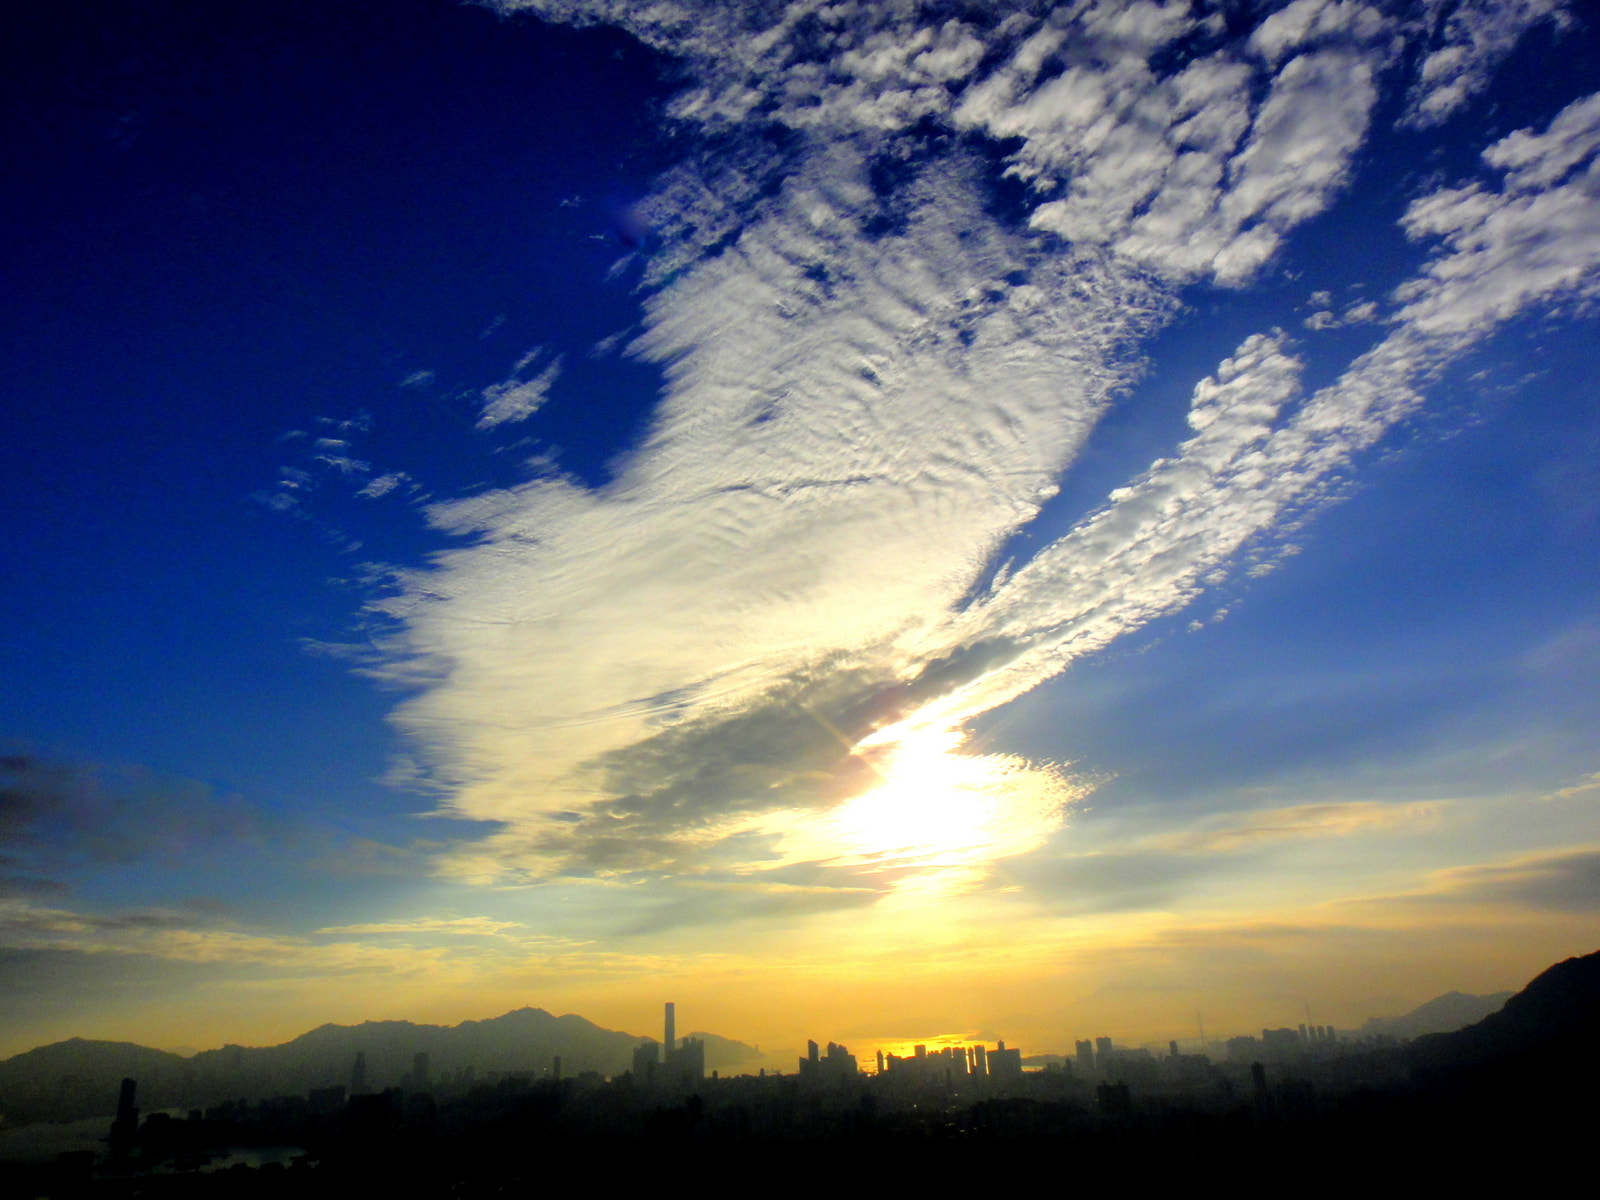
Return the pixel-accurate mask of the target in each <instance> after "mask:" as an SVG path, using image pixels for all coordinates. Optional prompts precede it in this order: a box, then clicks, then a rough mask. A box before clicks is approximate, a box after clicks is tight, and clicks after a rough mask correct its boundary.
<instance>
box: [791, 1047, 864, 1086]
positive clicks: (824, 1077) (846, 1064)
mask: <svg viewBox="0 0 1600 1200" xmlns="http://www.w3.org/2000/svg"><path fill="white" fill-rule="evenodd" d="M879 1058H880V1061H881V1059H882V1055H881V1054H880V1055H879ZM858 1074H860V1069H859V1068H858V1067H857V1065H856V1056H855V1055H854V1054H851V1053H850V1052H849V1051H848V1050H846V1049H845V1048H844V1047H843V1046H840V1045H836V1044H835V1043H833V1042H829V1043H828V1053H827V1054H826V1055H825V1056H824V1055H820V1054H819V1053H818V1051H817V1044H816V1043H815V1042H810V1041H808V1042H807V1043H806V1056H805V1057H804V1058H802V1059H801V1060H800V1077H801V1078H802V1079H806V1080H810V1081H811V1082H813V1083H821V1082H824V1081H835V1080H841V1079H854V1078H855V1077H856V1076H857V1075H858Z"/></svg>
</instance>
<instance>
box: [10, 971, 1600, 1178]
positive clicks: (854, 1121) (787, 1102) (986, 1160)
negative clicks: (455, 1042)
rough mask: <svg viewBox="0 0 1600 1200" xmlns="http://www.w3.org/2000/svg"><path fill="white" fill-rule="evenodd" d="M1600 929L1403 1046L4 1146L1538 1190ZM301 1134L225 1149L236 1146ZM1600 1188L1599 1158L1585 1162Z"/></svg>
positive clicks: (463, 1106)
mask: <svg viewBox="0 0 1600 1200" xmlns="http://www.w3.org/2000/svg"><path fill="white" fill-rule="evenodd" d="M1597 1045H1600V955H1590V956H1588V957H1586V958H1581V959H1569V960H1567V961H1566V962H1564V963H1560V964H1557V965H1556V966H1555V967H1552V968H1551V969H1550V970H1549V971H1547V972H1545V973H1544V974H1543V975H1541V976H1540V977H1539V978H1538V979H1536V980H1534V981H1533V983H1531V984H1530V985H1529V986H1528V988H1527V989H1525V990H1524V991H1523V992H1521V993H1519V994H1518V995H1517V996H1515V997H1513V998H1512V999H1511V1000H1510V1001H1508V1002H1507V1003H1506V1006H1505V1008H1504V1009H1503V1010H1502V1011H1501V1012H1500V1013H1497V1014H1495V1015H1494V1016H1492V1017H1490V1018H1488V1019H1486V1020H1484V1021H1482V1022H1479V1023H1478V1024H1477V1025H1474V1026H1470V1027H1469V1028H1467V1029H1463V1030H1461V1031H1459V1032H1458V1033H1454V1034H1444V1035H1434V1036H1430V1037H1425V1038H1420V1039H1418V1040H1416V1041H1414V1042H1412V1043H1410V1044H1408V1045H1405V1046H1391V1047H1366V1048H1360V1047H1350V1046H1348V1045H1341V1046H1336V1047H1325V1048H1321V1049H1320V1052H1318V1053H1310V1052H1307V1053H1305V1054H1301V1055H1285V1056H1283V1057H1281V1058H1280V1059H1279V1060H1278V1061H1274V1062H1271V1063H1255V1064H1252V1063H1229V1064H1223V1065H1213V1064H1210V1063H1208V1062H1205V1061H1204V1060H1198V1059H1194V1058H1189V1059H1185V1060H1180V1059H1179V1058H1178V1057H1176V1056H1175V1057H1174V1058H1173V1059H1172V1060H1171V1062H1169V1063H1166V1064H1165V1065H1162V1063H1161V1061H1160V1060H1157V1065H1156V1067H1153V1068H1146V1069H1144V1070H1143V1072H1142V1074H1141V1073H1140V1072H1138V1071H1135V1072H1133V1074H1134V1078H1133V1079H1132V1080H1128V1079H1117V1078H1112V1077H1110V1076H1109V1075H1102V1076H1099V1077H1090V1075H1088V1074H1087V1073H1084V1072H1080V1071H1074V1070H1073V1069H1071V1068H1069V1067H1058V1068H1054V1069H1050V1070H1045V1071H1041V1072H1037V1073H1030V1074H1027V1075H1024V1076H1022V1077H1021V1078H1017V1079H1013V1080H1010V1081H1002V1080H997V1079H977V1078H972V1079H961V1080H958V1079H952V1078H950V1077H949V1076H943V1077H941V1076H939V1075H938V1074H936V1073H934V1072H922V1073H916V1072H911V1073H904V1074H902V1075H900V1077H898V1078H897V1077H896V1073H895V1072H892V1071H891V1072H890V1073H888V1074H886V1075H880V1076H875V1077H872V1076H847V1075H842V1076H839V1077H818V1076H816V1075H813V1076H812V1077H809V1078H808V1077H804V1076H781V1077H779V1076H770V1077H765V1078H752V1077H739V1078H733V1079H710V1080H703V1081H698V1082H696V1083H694V1084H691V1085H687V1086H685V1087H681V1088H673V1089H665V1088H653V1087H647V1086H643V1085H641V1084H640V1083H639V1082H638V1081H636V1080H634V1079H633V1078H632V1077H631V1076H629V1075H624V1076H622V1077H620V1078H617V1079H613V1080H610V1081H605V1080H602V1079H601V1078H600V1077H599V1076H597V1075H588V1076H580V1077H579V1078H575V1079H567V1080H561V1081H552V1080H545V1081H539V1082H532V1083H530V1082H527V1081H525V1080H519V1079H507V1080H501V1081H499V1082H497V1083H495V1084H492V1085H479V1086H476V1087H473V1088H471V1089H470V1090H467V1091H465V1092H463V1093H461V1094H458V1095H455V1096H453V1097H435V1096H433V1095H430V1094H426V1093H416V1092H413V1093H406V1092H403V1091H400V1090H399V1089H391V1090H389V1091H387V1092H384V1093H379V1094H376V1095H370V1096H359V1097H352V1098H351V1099H350V1100H349V1101H348V1102H347V1103H344V1104H342V1105H339V1106H333V1105H328V1104H325V1105H324V1106H323V1108H322V1109H321V1110H320V1111H317V1110H313V1109H312V1108H310V1107H308V1106H306V1105H299V1106H285V1105H277V1106H274V1105H273V1104H270V1103H259V1104H255V1105H239V1106H224V1107H223V1108H221V1109H213V1110H211V1111H210V1112H208V1113H204V1114H202V1113H195V1114H193V1116H192V1118H191V1119H174V1118H171V1117H168V1116H165V1115H153V1116H150V1117H147V1118H145V1120H144V1121H143V1123H142V1124H140V1125H138V1126H137V1127H134V1128H130V1127H129V1126H127V1125H126V1124H125V1125H124V1127H123V1128H122V1130H121V1131H120V1133H119V1134H117V1135H116V1136H114V1137H113V1139H112V1142H111V1150H112V1152H108V1153H106V1154H100V1155H96V1154H94V1153H80V1154H78V1155H68V1156H64V1157H63V1158H62V1159H61V1160H59V1161H57V1162H54V1163H50V1164H47V1165H36V1166H11V1167H0V1195H4V1196H19V1197H23V1196H48V1197H77V1196H83V1197H108V1198H109V1197H124V1196H147V1197H189V1196H196V1197H204V1196H272V1197H277V1196H284V1197H296V1198H308V1197H320V1196H367V1195H372V1196H382V1195H395V1196H413V1195H414V1196H437V1197H477V1196H510V1195H532V1194H537V1193H540V1192H543V1191H548V1190H552V1189H556V1188H560V1189H563V1190H565V1189H569V1188H596V1189H602V1190H603V1191H604V1192H606V1193H607V1194H609V1193H610V1192H611V1191H612V1190H613V1189H617V1188H661V1187H665V1188H668V1189H674V1190H675V1188H682V1189H685V1190H688V1189H694V1190H700V1189H707V1190H711V1189H715V1190H724V1191H725V1190H739V1191H749V1192H756V1193H759V1192H766V1191H771V1192H775V1193H777V1194H782V1195H788V1194H794V1193H800V1192H818V1193H823V1194H827V1193H844V1194H851V1195H853V1194H858V1193H863V1194H865V1193H879V1192H890V1193H898V1192H901V1191H904V1190H905V1189H906V1188H915V1189H918V1190H921V1189H926V1190H928V1191H929V1192H931V1193H936V1194H943V1193H944V1192H945V1191H946V1190H948V1189H954V1188H959V1189H972V1190H980V1189H981V1190H982V1191H983V1192H985V1193H993V1192H995V1191H998V1190H1003V1189H1026V1190H1028V1191H1033V1190H1035V1189H1037V1188H1040V1187H1043V1188H1046V1189H1048V1190H1052V1191H1065V1190H1077V1189H1081V1188H1085V1187H1090V1188H1098V1189H1106V1190H1113V1191H1123V1190H1130V1189H1131V1190H1136V1191H1137V1192H1140V1193H1145V1192H1148V1191H1150V1190H1152V1189H1155V1188H1167V1187H1172V1188H1194V1189H1200V1188H1204V1189H1205V1190H1224V1189H1225V1190H1226V1191H1228V1192H1231V1193H1236V1194H1240V1195H1287V1194H1312V1195H1318V1194H1325V1193H1332V1192H1333V1191H1335V1190H1338V1191H1341V1192H1349V1191H1350V1190H1351V1189H1352V1188H1362V1189H1369V1190H1375V1191H1377V1192H1379V1193H1380V1194H1389V1193H1390V1192H1393V1191H1397V1190H1399V1189H1400V1188H1402V1187H1404V1188H1406V1189H1408V1190H1409V1189H1414V1188H1437V1187H1446V1186H1447V1187H1461V1188H1468V1189H1471V1192H1472V1194H1478V1193H1481V1192H1483V1191H1486V1190H1488V1189H1489V1188H1497V1189H1498V1188H1501V1187H1504V1188H1507V1189H1513V1188H1514V1189H1515V1190H1516V1191H1518V1192H1525V1191H1527V1190H1529V1189H1531V1188H1535V1187H1540V1186H1542V1185H1543V1184H1544V1183H1546V1182H1548V1181H1555V1180H1560V1181H1562V1186H1563V1190H1566V1189H1567V1188H1570V1187H1572V1186H1573V1177H1574V1176H1576V1178H1577V1179H1580V1180H1589V1179H1591V1178H1592V1174H1593V1168H1592V1160H1593V1156H1594V1151H1593V1147H1594V1145H1595V1130H1596V1128H1597V1120H1596V1118H1597V1117H1600V1051H1597ZM252 1146H254V1147H261V1148H266V1147H280V1148H281V1147H292V1148H293V1150H292V1151H284V1152H283V1153H282V1155H281V1157H282V1158H284V1159H286V1160H287V1161H277V1162H269V1163H265V1164H262V1165H250V1164H249V1163H247V1162H241V1163H239V1164H238V1165H235V1166H232V1167H230V1168H224V1169H220V1170H218V1169H216V1167H217V1162H218V1160H217V1158H216V1157H215V1156H216V1155H218V1154H219V1153H220V1152H221V1151H222V1149H223V1148H233V1149H235V1150H238V1149H239V1148H246V1149H248V1148H249V1147H252ZM1578 1186H1579V1187H1580V1188H1581V1189H1582V1190H1584V1191H1586V1192H1587V1191H1589V1190H1592V1186H1593V1185H1592V1182H1583V1183H1580V1184H1579V1185H1578Z"/></svg>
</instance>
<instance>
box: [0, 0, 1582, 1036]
mask: <svg viewBox="0 0 1600 1200" xmlns="http://www.w3.org/2000/svg"><path fill="white" fill-rule="evenodd" d="M233 7H234V6H223V8H222V9H219V10H216V11H211V10H207V11H204V12H201V11H196V10H195V9H194V8H193V7H192V6H186V5H182V4H178V3H176V2H175V0H154V2H152V3H147V4H139V5H131V4H128V3H125V2H124V0H87V2H86V3H84V4H81V5H75V6H71V7H70V9H59V10H58V8H59V6H55V7H47V8H44V9H37V10H36V11H30V12H26V13H22V14H18V15H14V16H12V17H11V18H9V22H8V24H9V26H10V27H11V30H12V33H13V34H14V42H15V45H16V46H17V47H19V49H17V50H16V51H15V58H16V64H17V65H16V70H15V71H14V72H12V77H11V78H9V79H8V80H6V81H5V83H4V85H3V95H4V97H5V100H4V103H5V105H6V110H5V111H6V115H7V117H8V128H9V129H11V130H12V131H13V136H11V137H10V138H8V139H7V145H6V149H5V153H6V155H7V156H8V157H7V159H6V162H5V167H6V169H5V170H4V171H3V172H0V178H3V182H0V203H3V205H4V213H5V216H6V217H7V219H8V223H9V226H10V228H11V229H12V230H13V238H12V242H13V245H12V247H11V252H10V253H9V255H8V258H7V261H6V263H5V265H4V268H3V269H4V271H5V279H6V280H7V282H8V284H9V287H8V289H7V290H8V294H9V295H11V296H12V297H14V300H13V302H12V303H11V304H9V305H8V306H7V311H6V313H5V315H4V317H3V326H0V328H3V330H4V346H5V350H6V363H7V376H8V382H9V385H10V387H9V394H10V396H11V402H10V403H9V404H8V405H7V413H6V416H5V417H4V419H3V420H4V423H3V425H0V500H3V505H4V511H5V513H6V530H7V534H8V536H7V538H6V539H5V542H6V545H5V549H4V558H0V577H3V578H4V580H5V582H4V584H3V585H0V631H3V633H0V677H3V678H5V679H6V681H7V686H6V687H5V688H4V689H0V996H3V997H4V998H3V999H0V1054H11V1053H16V1052H18V1051H20V1050H25V1049H28V1048H31V1047H33V1046H37V1045H41V1044H45V1043H48V1042H51V1041H55V1040H59V1039H62V1038H67V1037H74V1036H80V1037H91V1038H104V1039H107V1040H125V1041H135V1042H139V1043H141V1044H144V1045H149V1046H163V1045H185V1046H194V1045H201V1046H210V1045H221V1044H224V1043H229V1042H232V1043H239V1044H248V1045H264V1044H274V1043H277V1042H282V1041H285V1040H287V1039H289V1038H291V1037H294V1036H296V1035H297V1034H299V1033H302V1032H305V1031H306V1030H309V1029H312V1028H315V1027H317V1026H319V1025H322V1024H325V1023H335V1024H346V1025H348V1024H355V1023H359V1022H361V1021H364V1020H386V1019H396V1020H411V1021H415V1022H419V1023H429V1024H446V1025H453V1024H457V1023H459V1022H461V1021H463V1020H469V1019H484V1018H486V1017H489V1016H492V1015H496V1014H499V1013H503V1012H506V1011H509V1010H512V1009H515V1008H519V1007H522V1006H524V1005H531V1006H534V1007H539V1008H543V1009H546V1010H548V1011H550V1012H554V1013H563V1012H566V1013H576V1014H579V1015H581V1016H583V1017H585V1018H586V1019H588V1020H590V1021H593V1022H594V1023H596V1024H598V1025H600V1026H603V1027H605V1028H608V1029H625V1030H633V1029H651V1028H654V1027H655V1025H656V1023H657V1021H658V1014H659V1006H660V1003H661V1001H662V1000H664V999H672V1000H674V1001H675V1002H676V1003H677V1004H678V1006H679V1009H678V1011H679V1012H680V1014H683V1021H684V1024H685V1026H686V1027H687V1026H690V1025H692V1026H693V1027H694V1028H697V1029H703V1030H710V1031H715V1032H717V1033H718V1034H720V1035H721V1036H724V1037H730V1038H736V1039H738V1040H741V1041H744V1042H748V1043H751V1044H759V1045H761V1046H764V1047H779V1046H781V1047H802V1046H804V1044H805V1042H806V1040H807V1039H808V1038H814V1039H816V1040H818V1041H823V1042H825V1041H830V1040H831V1041H836V1042H840V1043H844V1044H846V1045H849V1046H851V1047H852V1048H853V1049H854V1048H856V1047H858V1046H859V1047H862V1048H863V1049H864V1048H866V1047H869V1046H878V1045H890V1044H901V1045H904V1044H909V1043H911V1042H915V1041H926V1042H929V1043H930V1044H931V1043H933V1042H937V1041H938V1040H939V1039H940V1038H942V1037H950V1038H959V1039H961V1040H962V1041H969V1042H970V1041H983V1042H986V1043H992V1042H994V1041H997V1040H999V1039H1002V1038H1003V1039H1004V1040H1005V1041H1006V1042H1007V1044H1008V1045H1014V1046H1020V1047H1022V1048H1023V1051H1024V1053H1026V1054H1035V1053H1046V1052H1057V1053H1059V1052H1064V1051H1065V1049H1066V1048H1067V1047H1070V1046H1071V1044H1072V1042H1073V1040H1074V1039H1076V1038H1082V1037H1092V1036H1110V1037H1112V1038H1113V1039H1116V1040H1117V1041H1119V1042H1121V1041H1126V1042H1127V1043H1128V1044H1132V1045H1138V1044H1142V1043H1146V1042H1157V1041H1160V1042H1164V1041H1165V1040H1166V1039H1168V1038H1173V1037H1179V1038H1192V1037H1193V1036H1195V1034H1196V1030H1197V1024H1198V1020H1203V1022H1204V1026H1205V1029H1206V1032H1207V1034H1208V1035H1209V1036H1211V1037H1217V1036H1222V1035H1225V1034H1226V1033H1229V1032H1253V1031H1259V1030H1260V1029H1261V1028H1263V1027H1280V1026H1285V1025H1288V1026H1296V1025H1299V1024H1300V1023H1302V1022H1304V1023H1308V1024H1321V1025H1332V1026H1335V1027H1337V1028H1340V1029H1351V1028H1358V1027H1359V1026H1360V1025H1361V1024H1362V1022H1363V1021H1365V1020H1366V1019H1367V1018H1368V1017H1373V1016H1393V1015H1397V1014H1400V1013H1404V1012H1407V1011H1409V1010H1410V1009H1412V1008H1414V1007H1416V1006H1417V1005H1419V1004H1421V1003H1423V1002H1424V1001H1426V1000H1428V999H1430V998H1432V997H1435V996H1438V995H1440V994H1442V993H1445V992H1449V991H1461V992H1466V993H1469V994H1477V995H1482V994H1488V993H1495V992H1501V991H1515V990H1516V989H1518V988H1520V987H1522V986H1523V984H1525V983H1526V982H1527V981H1528V980H1529V979H1530V978H1532V977H1533V976H1534V975H1535V974H1537V973H1538V972H1539V971H1542V970H1543V969H1545V968H1546V967H1548V966H1549V965H1550V964H1552V963H1554V962H1557V961H1560V960H1562V959H1565V958H1568V957H1571V956H1574V955H1581V954H1586V953H1589V952H1591V951H1593V950H1594V949H1595V946H1596V940H1597V939H1596V932H1595V931H1596V929H1597V925H1596V915H1597V912H1600V821H1597V816H1596V813H1597V809H1596V800H1597V799H1600V750H1597V748H1596V744H1595V739H1594V730H1595V729H1596V728H1597V726H1600V685H1597V681H1600V600H1597V597H1600V557H1597V556H1596V554H1595V552H1594V551H1595V548H1596V546H1600V453H1597V451H1600V405H1597V404H1596V403H1595V382H1594V381H1595V379H1596V378H1597V377H1600V370H1597V368H1600V338H1596V336H1595V334H1596V322H1595V307H1594V306H1595V300H1596V297H1597V295H1600V23H1597V22H1596V20H1595V17H1594V15H1593V14H1592V13H1590V12H1588V11H1586V10H1584V9H1583V8H1582V7H1581V6H1579V5H1576V4H1572V3H1570V2H1566V0H1519V2H1518V3H1516V4H1502V3H1495V2H1492V0H1409V2H1402V0H1370V2H1362V0H1291V2H1288V3H1280V2H1278V0H1263V2H1261V3H1243V2H1242V3H1238V4H1231V3H1230V4H1211V3H1200V2H1196V3H1192V4H1191V3H1188V2H1186V0H1171V2H1168V3H1156V2H1154V0H1081V2H1074V3H1063V4H1034V3H1021V2H1019V3H1010V4H994V3H981V4H980V3H976V2H971V3H969V2H965V0H937V2H936V0H893V2H891V0H882V2H881V3H854V2H850V3H846V2H845V0H794V2H792V3H780V2H778V0H771V2H765V0H763V2H749V0H747V2H742V3H741V2H736V0H729V2H727V3H689V2H688V0H648V2H624V0H485V2H484V3H482V4H467V5H461V4H456V3H451V2H447V0H384V2H383V3H378V0H315V2H312V0H286V2H285V3H282V4H275V5H272V6H269V9H263V10H259V11H258V10H255V9H250V10H239V11H233ZM1197 1014H1198V1018H1197ZM938 1031H943V1033H940V1032H938Z"/></svg>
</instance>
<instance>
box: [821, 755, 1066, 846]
mask: <svg viewBox="0 0 1600 1200" xmlns="http://www.w3.org/2000/svg"><path fill="white" fill-rule="evenodd" d="M966 739H967V735H966V734H965V733H964V732H962V731H961V730H957V729H945V728H930V727H915V726H896V727H893V728H891V729H886V730H881V731H879V732H878V733H877V734H875V735H873V737H872V738H870V739H868V740H867V741H864V742H862V743H861V744H860V745H858V746H857V748H856V749H857V753H858V754H861V755H862V756H863V757H865V758H867V759H868V761H870V762H871V763H872V764H873V766H874V768H875V769H876V770H877V772H878V774H879V776H880V777H881V779H882V783H881V784H879V785H878V786H876V787H873V788H871V789H870V790H868V791H866V792H863V793H862V794H861V795H859V796H856V797H854V798H853V799H851V800H848V801H846V802H845V803H844V804H842V805H840V806H839V807H838V808H837V809H835V810H834V811H833V813H832V814H831V824H832V834H833V838H834V840H835V841H836V842H837V844H838V845H839V846H840V849H841V850H842V851H843V852H844V853H845V854H846V855H849V856H852V857H854V858H856V859H857V861H861V862H876V863H879V864H882V865H903V866H919V867H923V868H931V869H939V868H957V867H971V866H975V865H977V864H980V863H988V862H992V861H993V860H994V859H996V858H1002V857H1005V856H1007V855H1011V854H1020V853H1023V852H1024V851H1026V850H1031V849H1033V848H1034V847H1036V846H1038V845H1039V844H1041V843H1042V842H1043V841H1044V840H1045V839H1046V838H1047V837H1049V835H1050V834H1051V833H1052V832H1053V831H1054V830H1055V829H1056V828H1058V827H1059V826H1060V824H1061V820H1062V816H1063V813H1064V810H1065V807H1066V805H1067V804H1068V803H1070V801H1071V800H1073V799H1075V798H1076V797H1077V795H1078V794H1080V792H1079V791H1078V790H1077V789H1074V788H1073V787H1072V785H1071V784H1070V782H1069V781H1068V780H1067V779H1066V778H1065V777H1064V776H1063V775H1062V773H1061V772H1060V770H1059V769H1058V768H1056V767H1054V766H1048V765H1047V766H1038V765H1035V764H1033V763H1030V762H1028V761H1027V760H1026V759H1022V758H1017V757H1014V756H1011V755H1003V754H964V753H962V752H961V748H962V746H963V745H964V744H965V742H966Z"/></svg>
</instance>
